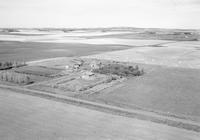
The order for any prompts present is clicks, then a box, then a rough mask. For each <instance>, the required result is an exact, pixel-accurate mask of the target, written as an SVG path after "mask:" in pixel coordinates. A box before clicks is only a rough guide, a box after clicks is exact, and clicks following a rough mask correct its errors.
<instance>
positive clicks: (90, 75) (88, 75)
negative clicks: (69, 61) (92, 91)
mask: <svg viewBox="0 0 200 140" xmlns="http://www.w3.org/2000/svg"><path fill="white" fill-rule="evenodd" d="M81 78H82V79H84V80H93V79H94V78H95V74H94V73H93V72H91V71H86V72H84V73H83V74H82V76H81Z"/></svg>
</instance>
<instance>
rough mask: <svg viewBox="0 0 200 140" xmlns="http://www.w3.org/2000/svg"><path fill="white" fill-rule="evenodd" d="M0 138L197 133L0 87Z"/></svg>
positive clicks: (64, 139)
mask: <svg viewBox="0 0 200 140" xmlns="http://www.w3.org/2000/svg"><path fill="white" fill-rule="evenodd" d="M0 139H1V140H38V139H39V140H40V139H41V140H88V139H89V140H94V139H95V140H126V139H130V140H178V139H180V140H199V139H200V133H197V132H193V131H187V130H183V129H179V128H174V127H170V126H167V125H162V124H156V123H153V122H148V121H142V120H137V119H133V118H126V117H122V116H116V115H111V114H107V113H103V112H98V111H94V110H90V109H86V108H82V107H77V106H73V105H69V104H66V103H60V102H56V101H52V100H47V99H43V98H39V97H34V96H29V95H24V94H19V93H15V92H13V91H9V90H3V89H0Z"/></svg>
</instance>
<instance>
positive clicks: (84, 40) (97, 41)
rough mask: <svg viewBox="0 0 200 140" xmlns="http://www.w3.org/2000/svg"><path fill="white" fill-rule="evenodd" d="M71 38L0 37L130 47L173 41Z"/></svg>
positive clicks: (65, 35)
mask: <svg viewBox="0 0 200 140" xmlns="http://www.w3.org/2000/svg"><path fill="white" fill-rule="evenodd" d="M72 35H73V36H70V35H68V34H53V35H41V36H21V35H20V36H19V35H0V40H7V41H22V42H49V43H84V44H99V45H105V44H107V45H128V46H146V45H156V44H163V43H169V42H173V41H166V40H139V39H120V38H94V39H88V38H82V37H79V36H78V35H79V34H78V35H76V34H75V33H74V34H72Z"/></svg>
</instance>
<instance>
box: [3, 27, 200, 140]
mask: <svg viewBox="0 0 200 140" xmlns="http://www.w3.org/2000/svg"><path fill="white" fill-rule="evenodd" d="M0 40H1V41H0V62H2V64H4V61H27V62H26V64H27V65H26V66H22V67H17V68H12V67H10V68H9V69H3V70H2V71H7V72H14V74H11V75H14V76H15V75H16V73H17V74H24V75H28V76H30V80H31V81H32V82H31V83H28V84H27V85H20V84H16V83H14V84H13V83H12V82H13V77H12V76H11V77H9V80H8V79H7V78H5V77H3V80H4V79H6V80H4V81H1V84H6V85H12V86H17V87H19V86H20V87H23V88H29V89H34V90H41V91H46V92H50V93H52V94H58V95H59V94H62V95H65V96H70V97H73V98H81V99H84V100H91V101H94V102H100V103H104V104H110V105H114V106H119V107H122V108H128V109H135V110H143V111H148V112H154V113H157V114H160V115H163V116H172V117H176V118H182V119H186V120H187V119H189V120H192V121H194V122H196V123H199V122H200V111H199V108H200V104H199V103H200V96H199V91H200V88H199V87H200V86H199V83H200V41H198V40H199V33H198V32H197V31H195V30H164V29H163V30H162V29H135V28H110V29H79V30H75V29H32V30H26V29H18V30H16V31H15V30H14V31H7V30H2V31H0ZM135 69H136V71H135ZM9 76H10V75H9ZM15 77H17V76H15ZM15 77H14V79H17V78H15ZM9 82H10V84H9ZM78 119H79V118H78ZM91 119H92V118H91ZM86 127H87V126H86ZM56 129H58V128H56ZM59 129H60V128H59ZM124 133H126V132H124ZM161 138H162V137H161ZM164 138H167V137H164ZM172 139H173V138H172Z"/></svg>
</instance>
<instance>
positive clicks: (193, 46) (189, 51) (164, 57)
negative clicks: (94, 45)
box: [87, 41, 200, 69]
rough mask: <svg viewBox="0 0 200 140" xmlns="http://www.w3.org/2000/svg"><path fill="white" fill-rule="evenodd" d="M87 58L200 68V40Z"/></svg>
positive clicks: (138, 48)
mask: <svg viewBox="0 0 200 140" xmlns="http://www.w3.org/2000/svg"><path fill="white" fill-rule="evenodd" d="M87 58H97V59H108V60H115V61H123V62H135V63H144V64H154V65H165V66H173V67H184V68H197V69H199V68H200V42H197V41H194V42H191V41H190V42H176V43H169V44H164V45H163V47H162V46H161V47H154V46H147V47H137V48H133V49H128V50H122V51H115V52H107V53H103V54H97V55H92V56H87Z"/></svg>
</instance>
